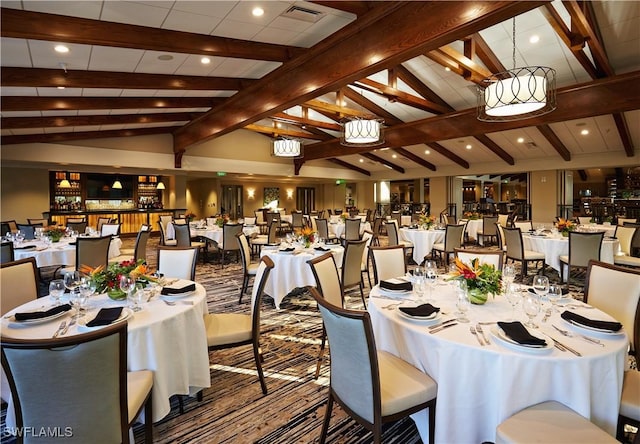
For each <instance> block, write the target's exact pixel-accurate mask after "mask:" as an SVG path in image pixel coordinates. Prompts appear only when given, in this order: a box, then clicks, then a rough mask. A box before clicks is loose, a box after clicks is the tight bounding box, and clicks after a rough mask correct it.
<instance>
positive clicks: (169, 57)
mask: <svg viewBox="0 0 640 444" xmlns="http://www.w3.org/2000/svg"><path fill="white" fill-rule="evenodd" d="M158 60H162V61H163V62H166V61H168V60H173V56H172V55H171V54H162V55H159V56H158Z"/></svg>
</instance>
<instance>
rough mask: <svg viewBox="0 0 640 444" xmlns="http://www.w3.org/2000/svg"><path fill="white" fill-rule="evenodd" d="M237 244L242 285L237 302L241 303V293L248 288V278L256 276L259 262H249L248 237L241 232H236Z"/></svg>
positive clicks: (249, 248)
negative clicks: (240, 260) (240, 262)
mask: <svg viewBox="0 0 640 444" xmlns="http://www.w3.org/2000/svg"><path fill="white" fill-rule="evenodd" d="M236 238H237V240H238V244H239V246H240V258H241V259H242V287H241V288H240V298H239V299H238V304H241V303H242V295H243V294H245V293H246V292H247V289H248V288H249V279H251V278H252V277H255V276H256V273H257V271H258V266H259V265H260V264H259V263H253V264H252V263H251V247H250V245H249V239H247V235H246V234H244V233H243V232H240V233H238V234H236Z"/></svg>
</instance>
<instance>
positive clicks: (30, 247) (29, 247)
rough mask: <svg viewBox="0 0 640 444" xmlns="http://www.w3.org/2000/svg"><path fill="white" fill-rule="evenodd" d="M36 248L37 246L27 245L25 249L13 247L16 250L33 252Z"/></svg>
mask: <svg viewBox="0 0 640 444" xmlns="http://www.w3.org/2000/svg"><path fill="white" fill-rule="evenodd" d="M33 248H36V246H35V245H25V246H24V247H13V249H14V250H31V249H33Z"/></svg>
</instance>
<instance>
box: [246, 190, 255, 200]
mask: <svg viewBox="0 0 640 444" xmlns="http://www.w3.org/2000/svg"><path fill="white" fill-rule="evenodd" d="M247 197H248V198H249V199H254V198H255V197H256V189H255V188H247Z"/></svg>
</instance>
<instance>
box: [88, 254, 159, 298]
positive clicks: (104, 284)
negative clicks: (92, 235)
mask: <svg viewBox="0 0 640 444" xmlns="http://www.w3.org/2000/svg"><path fill="white" fill-rule="evenodd" d="M80 271H81V272H83V273H85V274H87V275H88V276H90V277H91V279H92V280H93V281H94V282H95V284H96V292H97V293H107V295H108V296H109V297H110V298H111V299H113V300H116V301H119V300H123V299H125V298H126V297H127V293H126V292H125V291H123V289H121V288H120V281H121V277H122V276H129V277H131V278H133V279H134V280H135V281H136V282H137V283H140V284H142V286H143V287H146V286H147V285H149V283H151V282H157V278H155V277H154V276H152V275H151V272H150V270H149V267H148V266H147V264H146V262H145V261H144V260H143V259H138V261H134V260H133V259H131V260H128V261H122V262H114V263H112V264H109V266H108V267H107V268H104V267H103V266H102V265H101V266H98V267H96V268H91V267H88V266H86V265H81V266H80Z"/></svg>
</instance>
